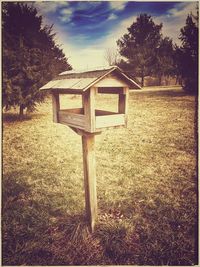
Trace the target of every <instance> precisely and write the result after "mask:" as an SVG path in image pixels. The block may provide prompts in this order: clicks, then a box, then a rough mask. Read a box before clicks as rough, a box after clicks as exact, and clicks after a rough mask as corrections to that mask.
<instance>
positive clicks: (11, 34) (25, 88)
mask: <svg viewBox="0 0 200 267" xmlns="http://www.w3.org/2000/svg"><path fill="white" fill-rule="evenodd" d="M2 11H3V12H2V22H3V27H2V37H3V107H5V108H6V109H9V108H10V107H12V106H14V107H16V106H18V107H19V110H20V117H22V116H23V112H24V109H25V108H27V110H29V111H32V110H33V109H34V108H35V106H36V103H38V102H42V101H43V100H44V93H41V92H39V88H40V87H41V86H42V85H43V84H44V83H46V82H47V81H49V80H51V79H52V78H53V77H54V76H55V75H57V74H58V73H59V72H61V71H63V70H67V69H71V66H70V65H69V63H68V62H67V59H66V57H65V55H64V53H63V51H62V50H61V49H60V48H59V46H58V45H56V43H55V41H54V37H55V34H54V33H52V26H47V25H46V26H43V27H42V17H41V16H38V14H37V10H36V9H35V8H34V7H33V6H28V5H27V4H24V3H22V2H21V3H20V2H7V3H4V4H3V10H2Z"/></svg>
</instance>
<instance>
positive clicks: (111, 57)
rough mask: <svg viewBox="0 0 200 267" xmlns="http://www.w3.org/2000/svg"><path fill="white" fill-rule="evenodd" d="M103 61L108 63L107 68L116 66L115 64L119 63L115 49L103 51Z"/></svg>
mask: <svg viewBox="0 0 200 267" xmlns="http://www.w3.org/2000/svg"><path fill="white" fill-rule="evenodd" d="M104 57H105V59H106V61H107V62H108V64H109V66H112V65H117V63H118V62H119V57H120V56H119V53H118V51H117V50H116V49H115V48H111V47H109V48H107V49H106V50H105V56H104Z"/></svg>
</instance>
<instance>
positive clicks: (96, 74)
mask: <svg viewBox="0 0 200 267" xmlns="http://www.w3.org/2000/svg"><path fill="white" fill-rule="evenodd" d="M111 73H115V74H117V75H118V76H119V77H121V78H122V79H123V80H124V81H126V83H127V84H128V85H129V88H131V89H140V88H141V87H140V86H139V85H138V84H137V83H136V82H135V81H133V79H132V78H131V77H129V76H128V75H127V74H125V73H124V72H123V71H122V70H121V69H120V68H119V67H117V66H111V67H108V68H104V69H96V70H86V71H65V72H62V73H60V74H59V75H58V76H57V77H56V78H54V79H53V80H52V81H50V82H48V83H47V84H45V85H44V86H43V87H41V88H40V90H53V89H60V90H62V89H64V90H67V89H69V90H75V91H86V90H87V89H89V88H90V87H91V86H94V85H95V84H96V83H97V82H99V81H100V80H102V79H103V78H105V77H106V76H107V75H108V74H111Z"/></svg>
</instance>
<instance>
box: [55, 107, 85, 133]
mask: <svg viewBox="0 0 200 267" xmlns="http://www.w3.org/2000/svg"><path fill="white" fill-rule="evenodd" d="M85 121H86V118H85V115H82V114H75V113H68V112H67V111H63V110H61V111H60V112H59V122H60V123H61V124H65V125H68V126H71V127H77V128H80V129H85Z"/></svg>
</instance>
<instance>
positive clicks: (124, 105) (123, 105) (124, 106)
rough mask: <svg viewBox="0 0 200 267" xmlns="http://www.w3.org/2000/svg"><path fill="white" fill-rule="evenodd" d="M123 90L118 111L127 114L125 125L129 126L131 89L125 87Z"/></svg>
mask: <svg viewBox="0 0 200 267" xmlns="http://www.w3.org/2000/svg"><path fill="white" fill-rule="evenodd" d="M123 91H124V92H123V94H119V102H118V112H119V113H120V114H125V125H126V126H127V117H128V97H129V89H128V88H126V87H125V88H123Z"/></svg>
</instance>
